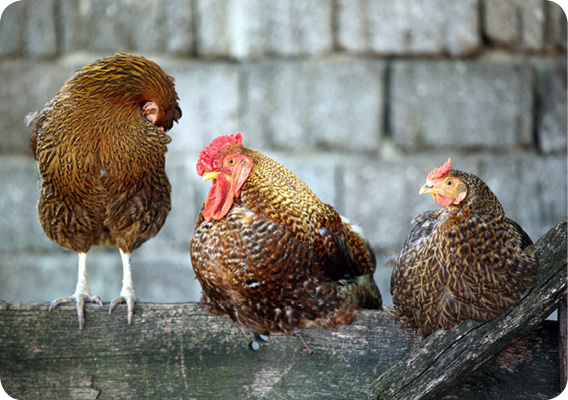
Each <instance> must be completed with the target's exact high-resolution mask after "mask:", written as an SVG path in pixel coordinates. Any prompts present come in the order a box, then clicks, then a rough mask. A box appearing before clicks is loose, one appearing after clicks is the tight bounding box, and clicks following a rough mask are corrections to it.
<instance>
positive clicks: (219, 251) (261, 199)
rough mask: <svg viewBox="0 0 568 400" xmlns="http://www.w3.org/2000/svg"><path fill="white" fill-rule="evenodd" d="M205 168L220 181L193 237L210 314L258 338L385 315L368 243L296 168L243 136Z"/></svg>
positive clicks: (206, 176) (216, 152) (219, 146)
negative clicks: (370, 311) (365, 313)
mask: <svg viewBox="0 0 568 400" xmlns="http://www.w3.org/2000/svg"><path fill="white" fill-rule="evenodd" d="M197 171H198V174H199V175H200V176H202V177H203V180H204V181H206V180H210V179H211V180H213V185H212V187H211V190H210V191H209V194H208V195H207V198H206V200H205V203H204V204H203V206H202V208H201V212H200V214H199V216H198V219H197V223H196V225H195V231H194V233H193V237H192V239H191V261H192V264H193V269H194V271H195V274H196V277H197V279H198V280H199V282H200V283H201V286H202V289H203V293H202V299H201V304H202V305H203V306H204V307H205V308H206V309H207V310H209V311H211V312H213V313H215V314H226V315H228V316H229V317H230V318H231V319H232V320H233V321H234V322H236V323H237V324H238V325H239V326H240V327H242V329H243V330H244V331H245V332H248V333H252V334H254V335H257V336H258V335H268V334H269V333H271V332H284V333H286V334H290V333H295V332H296V331H297V330H300V329H304V328H309V327H311V326H322V327H325V328H335V327H337V326H340V325H346V324H350V323H351V322H352V321H353V320H354V317H355V314H356V312H357V310H359V309H360V308H361V307H366V308H381V296H380V293H379V290H378V288H377V287H376V285H375V282H374V280H373V272H374V270H375V256H374V254H373V251H372V249H371V247H370V245H369V243H368V242H367V240H366V239H365V238H364V237H363V235H362V234H361V232H360V231H359V230H358V229H357V227H355V226H354V225H352V224H351V223H349V222H348V221H347V220H346V219H345V218H342V217H341V216H340V215H339V214H338V213H337V212H336V211H335V210H334V209H333V207H331V206H330V205H328V204H325V203H323V202H322V201H320V200H319V199H318V197H317V196H316V195H315V194H314V193H313V192H312V191H311V190H310V188H309V187H308V186H307V185H306V184H305V183H304V182H303V181H302V180H300V178H298V177H297V176H296V175H294V173H292V172H291V171H290V170H288V169H286V168H285V167H283V166H282V165H280V164H278V163H277V162H276V161H274V160H272V159H271V158H269V157H267V156H265V155H263V154H261V153H259V152H257V151H255V150H251V149H248V148H246V147H244V146H243V145H242V137H241V134H240V133H238V134H236V135H227V136H220V137H218V138H216V139H214V140H213V141H212V142H211V144H210V145H209V146H207V147H206V148H205V149H204V150H203V151H202V152H201V154H200V157H199V161H198V162H197ZM253 343H254V342H253Z"/></svg>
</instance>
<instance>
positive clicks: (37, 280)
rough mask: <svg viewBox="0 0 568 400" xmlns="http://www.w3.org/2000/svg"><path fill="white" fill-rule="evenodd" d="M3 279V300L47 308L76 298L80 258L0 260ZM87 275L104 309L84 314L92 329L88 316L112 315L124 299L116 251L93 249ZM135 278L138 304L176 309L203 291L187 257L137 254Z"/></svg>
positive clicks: (93, 308) (70, 255) (55, 256)
mask: <svg viewBox="0 0 568 400" xmlns="http://www.w3.org/2000/svg"><path fill="white" fill-rule="evenodd" d="M0 274H1V275H2V277H3V279H1V280H0V293H2V299H5V300H9V301H11V302H26V303H31V302H49V301H51V300H54V299H56V298H59V297H64V296H68V295H70V294H71V293H73V290H74V288H75V284H76V283H77V281H76V279H77V254H76V253H74V252H66V251H63V250H60V251H53V252H50V253H45V254H41V255H39V254H36V255H29V254H25V255H11V256H10V257H9V259H8V258H0ZM87 274H88V278H89V286H90V289H91V292H92V293H93V294H96V295H98V296H100V297H101V299H102V300H103V302H104V303H105V307H103V308H99V307H97V306H88V307H87V308H86V310H87V311H86V313H87V316H86V319H87V324H88V323H89V322H88V321H89V313H95V312H101V313H108V308H107V307H108V303H109V302H110V301H111V300H112V299H114V298H115V297H117V296H118V294H119V293H120V288H121V279H122V264H121V261H120V255H119V252H118V250H117V249H111V248H93V249H92V250H91V251H90V252H89V257H88V260H87ZM132 276H133V280H134V288H135V289H136V295H137V297H138V300H139V301H143V302H166V303H175V302H188V301H192V302H195V301H198V300H199V298H200V293H201V288H200V286H199V282H198V281H197V280H195V274H194V273H193V270H192V268H191V262H190V260H189V254H188V253H186V252H167V253H154V254H145V253H143V252H142V251H141V250H137V251H135V252H134V253H133V255H132ZM46 282H49V284H48V285H46ZM114 312H118V313H123V314H124V316H125V319H126V311H125V309H124V308H122V307H119V308H118V309H117V310H116V311H114ZM134 324H136V314H135V316H134Z"/></svg>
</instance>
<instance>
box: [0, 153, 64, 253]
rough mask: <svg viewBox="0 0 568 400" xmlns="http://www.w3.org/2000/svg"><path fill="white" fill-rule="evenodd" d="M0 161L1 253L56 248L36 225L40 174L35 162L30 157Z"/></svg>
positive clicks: (5, 158) (6, 158)
mask: <svg viewBox="0 0 568 400" xmlns="http://www.w3.org/2000/svg"><path fill="white" fill-rule="evenodd" d="M0 160H1V162H0V186H1V187H2V196H0V210H2V211H1V212H0V214H1V215H2V220H1V223H0V238H2V240H0V254H5V253H18V252H26V251H30V252H42V251H45V250H50V249H53V248H56V247H57V245H56V244H54V243H53V242H51V240H49V239H48V238H47V236H45V234H44V232H43V229H42V228H41V226H40V224H39V219H38V214H37V198H38V186H37V181H38V177H39V174H38V172H37V165H36V163H35V161H34V160H33V159H31V157H1V158H0Z"/></svg>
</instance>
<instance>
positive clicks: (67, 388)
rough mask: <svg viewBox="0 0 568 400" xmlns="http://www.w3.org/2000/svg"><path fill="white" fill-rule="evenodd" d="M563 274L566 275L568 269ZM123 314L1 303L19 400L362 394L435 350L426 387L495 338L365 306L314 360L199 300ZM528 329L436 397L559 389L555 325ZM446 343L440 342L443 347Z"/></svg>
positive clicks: (3, 372) (4, 367)
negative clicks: (260, 339)
mask: <svg viewBox="0 0 568 400" xmlns="http://www.w3.org/2000/svg"><path fill="white" fill-rule="evenodd" d="M563 229H564V244H563V246H564V247H562V246H561V245H560V244H558V243H557V242H556V241H555V240H556V239H555V237H551V238H549V239H547V240H550V243H549V245H546V246H545V245H544V244H543V243H544V242H542V241H541V242H539V244H540V250H539V251H540V252H539V257H542V258H541V262H543V266H544V267H545V269H549V268H552V265H553V264H554V263H553V262H552V261H551V260H553V259H556V258H558V257H556V258H554V257H553V256H552V255H551V254H560V253H562V255H563V258H564V263H565V254H566V243H565V241H566V240H565V225H564V228H563ZM547 252H548V253H547ZM547 254H548V255H547ZM555 276H556V275H555ZM539 277H540V278H539V281H538V282H537V288H536V289H535V290H533V291H532V292H531V293H530V294H529V295H528V296H527V298H528V297H529V296H532V295H533V294H535V293H540V291H541V290H543V288H544V287H546V282H544V283H543V282H542V277H543V275H542V274H539ZM554 279H556V278H554ZM563 279H564V281H566V275H565V273H564V278H563ZM552 280H553V279H552V278H551V279H550V280H548V281H547V282H552ZM563 290H565V289H563ZM561 294H562V293H561V291H560V292H559V293H556V294H555V295H553V294H550V296H552V297H554V296H556V295H558V296H560V295H561ZM525 302H526V300H525ZM525 302H523V304H525ZM551 304H552V303H551ZM524 307H525V308H527V307H529V308H531V307H532V308H531V310H533V311H534V310H535V309H540V308H543V307H544V308H548V307H549V306H547V305H542V304H532V303H531V304H528V305H525V306H524ZM550 307H552V306H550ZM124 313H125V307H124V306H119V307H118V309H117V310H115V312H114V313H113V314H112V315H108V312H107V309H106V307H105V308H101V307H97V306H95V305H87V306H86V324H85V328H84V330H83V331H79V330H78V329H77V320H76V319H77V316H76V312H75V308H74V307H73V306H72V305H64V306H61V307H60V308H58V309H56V310H54V311H52V312H48V305H47V304H9V303H5V302H4V303H2V302H0V380H1V381H2V386H3V387H4V389H5V390H6V391H7V393H8V394H10V395H11V396H12V397H14V398H16V399H19V400H24V399H26V400H28V399H30V400H33V399H67V398H71V399H159V398H164V399H165V398H167V399H193V398H195V399H209V398H261V397H262V398H266V399H281V398H294V399H297V398H304V397H307V398H310V399H324V398H325V399H329V398H333V399H342V398H345V399H352V398H363V397H366V396H368V394H369V392H370V389H371V387H372V385H374V381H375V379H376V377H377V376H381V375H382V376H383V377H384V376H385V375H384V372H385V371H387V370H389V368H392V367H393V366H394V365H400V363H401V360H403V359H404V360H406V361H405V362H406V363H407V364H405V365H406V367H405V368H406V371H405V374H408V375H410V374H412V373H414V372H415V370H416V368H414V367H415V366H414V364H413V362H410V363H409V361H408V360H409V358H408V357H409V355H411V354H415V353H417V352H418V353H420V352H424V351H430V352H432V354H436V357H437V359H436V360H435V363H436V364H435V365H436V368H434V371H435V374H431V378H432V379H431V380H430V381H429V382H427V383H429V384H431V383H432V382H434V383H436V382H437V379H439V377H442V376H443V375H441V374H439V372H440V371H441V372H443V371H444V370H445V369H447V368H452V360H453V359H455V358H465V359H467V358H468V357H469V354H475V353H476V352H477V351H478V350H479V349H478V348H486V347H488V346H490V343H488V342H489V341H490V340H493V338H495V336H492V335H494V334H495V332H493V331H492V330H491V329H489V325H488V324H481V325H480V324H478V323H473V322H466V323H465V324H463V326H460V328H459V329H458V330H456V331H450V332H442V333H440V334H435V335H433V336H435V337H438V340H440V338H441V337H454V338H458V339H459V338H460V337H462V336H467V335H468V334H470V333H475V332H476V331H479V332H480V331H481V330H482V329H488V332H487V335H488V336H487V338H486V339H484V340H482V341H480V342H475V343H474V345H471V346H470V347H466V348H465V349H464V348H461V350H460V347H459V346H453V347H450V348H447V349H446V351H445V352H444V351H442V352H440V351H439V349H438V348H435V347H434V348H432V347H428V343H431V342H429V341H428V340H426V341H425V340H423V339H421V338H420V337H418V336H417V335H416V334H415V333H414V332H413V331H412V330H410V329H407V328H405V327H404V326H402V325H401V324H400V323H398V322H397V321H396V320H394V319H393V318H392V317H391V316H390V315H389V314H388V313H386V312H377V311H366V312H363V313H362V314H361V315H359V316H358V318H357V320H356V322H355V323H354V324H352V325H351V326H349V327H346V328H344V329H340V330H338V331H334V332H330V331H325V330H321V329H315V330H311V331H307V332H305V333H304V334H303V336H304V337H305V339H306V341H307V342H308V343H309V345H310V347H311V348H312V349H313V350H314V351H315V353H314V354H313V355H308V354H307V352H306V350H305V348H304V347H303V345H302V344H301V342H300V341H299V340H298V339H297V338H294V337H288V336H284V335H274V336H273V337H271V338H270V339H269V341H268V342H267V344H266V345H263V346H262V347H261V349H260V350H259V351H257V352H253V351H251V350H249V349H248V346H247V345H248V342H249V340H250V338H249V337H246V336H244V335H243V334H242V333H241V332H240V330H239V329H238V328H237V327H236V326H235V325H234V324H233V323H232V322H231V321H229V320H228V319H227V318H219V317H215V316H212V315H209V314H208V313H206V312H204V311H203V310H201V308H200V307H199V306H198V305H196V304H145V303H140V304H137V306H136V314H135V319H134V323H133V325H127V324H126V323H125V322H124ZM510 320H515V321H516V317H515V314H514V313H513V312H510V313H507V314H506V315H505V316H504V319H501V322H499V321H496V322H495V324H496V325H494V326H493V328H492V329H493V330H496V331H499V330H502V329H504V326H505V325H506V324H505V322H507V321H510ZM507 323H508V322H507ZM530 325H531V326H532V327H533V328H534V327H536V328H535V329H536V330H533V331H532V332H531V333H529V334H528V335H527V336H526V337H525V338H524V339H522V340H520V341H518V342H517V343H515V344H514V345H513V346H512V347H509V348H508V349H506V350H505V351H503V352H501V353H500V354H499V355H498V356H496V357H495V358H493V359H491V360H489V361H488V362H486V363H485V364H484V365H483V366H482V367H480V368H479V369H478V370H476V371H474V372H473V373H471V375H470V376H469V377H468V378H466V379H465V380H461V381H460V384H459V386H456V387H454V388H453V389H451V391H447V392H445V397H442V395H440V396H439V398H445V399H458V398H459V399H460V400H469V399H472V400H473V399H478V398H502V399H507V398H511V399H527V400H528V399H534V398H543V399H545V398H552V397H554V396H555V395H557V394H558V393H559V392H560V378H559V362H558V360H559V352H558V334H557V332H558V323H557V322H556V321H546V322H545V323H544V325H542V326H541V325H539V324H537V322H536V320H534V321H533V322H532V323H531V324H530ZM460 332H461V333H460ZM464 332H465V333H464ZM456 335H457V336H456ZM497 339H498V338H497ZM439 343H440V346H443V343H444V342H443V341H441V342H439ZM458 345H459V343H458ZM458 350H459V351H458ZM494 352H497V350H494ZM450 354H451V355H452V357H448V355H450ZM413 357H414V356H413ZM414 359H415V358H411V359H410V360H411V361H412V360H414ZM474 366H475V365H472V366H471V369H470V370H468V372H471V370H473V368H474ZM426 372H428V371H426ZM463 375H465V374H463ZM397 379H398V380H404V379H405V376H402V377H399V378H397ZM398 380H396V381H393V383H395V385H396V384H397V383H398ZM415 382H416V381H415ZM412 383H414V382H411V384H412ZM373 387H374V388H375V390H376V386H373ZM388 389H389V390H390V386H389V387H388ZM423 389H424V390H428V386H424V387H423ZM385 393H387V394H388V390H385ZM373 394H375V395H376V394H377V392H376V391H375V392H373ZM407 398H413V397H412V396H410V397H407Z"/></svg>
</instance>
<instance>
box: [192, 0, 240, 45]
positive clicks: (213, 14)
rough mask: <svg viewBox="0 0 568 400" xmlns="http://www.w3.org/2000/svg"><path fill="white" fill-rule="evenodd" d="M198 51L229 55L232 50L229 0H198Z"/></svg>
mask: <svg viewBox="0 0 568 400" xmlns="http://www.w3.org/2000/svg"><path fill="white" fill-rule="evenodd" d="M196 8H197V12H196V15H195V17H196V24H195V25H196V27H195V28H196V33H197V34H196V38H195V40H196V43H195V48H196V52H197V54H198V55H200V56H228V55H229V54H230V52H231V31H230V21H229V14H230V6H229V2H228V1H227V0H196Z"/></svg>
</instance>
